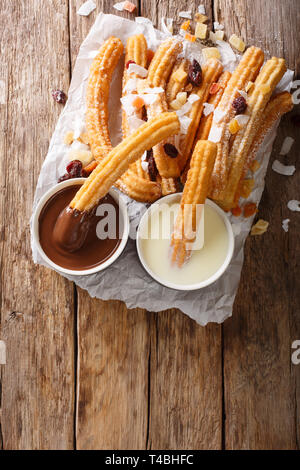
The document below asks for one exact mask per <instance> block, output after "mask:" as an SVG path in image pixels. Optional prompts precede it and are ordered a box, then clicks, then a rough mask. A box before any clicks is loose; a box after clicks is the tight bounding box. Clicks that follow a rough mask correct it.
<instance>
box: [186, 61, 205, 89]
mask: <svg viewBox="0 0 300 470" xmlns="http://www.w3.org/2000/svg"><path fill="white" fill-rule="evenodd" d="M189 81H190V83H192V84H193V85H195V86H200V85H201V82H202V69H201V65H200V64H199V62H197V60H196V59H194V60H193V62H192V64H191V65H190V66H189Z"/></svg>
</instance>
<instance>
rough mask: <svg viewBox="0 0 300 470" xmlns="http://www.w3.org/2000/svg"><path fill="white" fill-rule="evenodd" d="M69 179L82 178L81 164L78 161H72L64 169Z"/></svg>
mask: <svg viewBox="0 0 300 470" xmlns="http://www.w3.org/2000/svg"><path fill="white" fill-rule="evenodd" d="M66 170H67V172H68V174H69V175H70V178H80V177H81V176H82V163H81V161H80V160H73V161H72V162H70V163H69V165H68V166H67V168H66Z"/></svg>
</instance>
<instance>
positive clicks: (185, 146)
mask: <svg viewBox="0 0 300 470" xmlns="http://www.w3.org/2000/svg"><path fill="white" fill-rule="evenodd" d="M222 70H223V66H222V64H221V62H219V61H218V60H217V59H209V60H208V61H207V63H206V64H205V65H204V67H203V69H202V82H201V85H200V86H199V87H194V88H193V91H192V93H195V94H197V95H198V97H199V99H198V101H195V102H194V103H193V105H192V109H191V111H190V114H189V118H190V119H191V123H190V125H189V128H188V131H187V133H186V135H185V136H184V140H183V143H182V146H181V152H182V153H181V155H180V157H179V166H180V170H181V171H183V170H184V168H185V166H186V163H187V161H188V159H189V157H190V153H191V150H192V148H193V143H194V139H195V135H196V132H197V129H198V126H199V122H200V119H201V115H202V112H203V106H204V103H205V102H206V100H207V98H208V95H209V90H210V87H211V85H212V83H214V82H215V81H216V80H217V79H218V78H219V76H220V74H221V73H222Z"/></svg>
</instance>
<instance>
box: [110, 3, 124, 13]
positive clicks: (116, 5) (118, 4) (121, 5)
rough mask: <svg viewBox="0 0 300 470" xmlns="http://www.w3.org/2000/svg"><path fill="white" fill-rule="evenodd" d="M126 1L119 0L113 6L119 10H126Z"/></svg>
mask: <svg viewBox="0 0 300 470" xmlns="http://www.w3.org/2000/svg"><path fill="white" fill-rule="evenodd" d="M124 5H125V2H118V3H115V4H114V5H113V8H114V9H115V10H118V11H124Z"/></svg>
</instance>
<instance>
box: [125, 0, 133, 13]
mask: <svg viewBox="0 0 300 470" xmlns="http://www.w3.org/2000/svg"><path fill="white" fill-rule="evenodd" d="M123 8H124V10H126V11H129V13H132V12H133V11H134V10H135V9H136V5H135V4H134V3H132V2H129V1H128V0H126V1H125V2H124V5H123Z"/></svg>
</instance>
